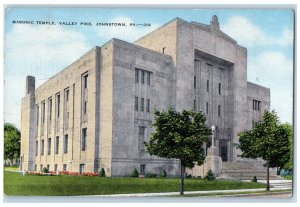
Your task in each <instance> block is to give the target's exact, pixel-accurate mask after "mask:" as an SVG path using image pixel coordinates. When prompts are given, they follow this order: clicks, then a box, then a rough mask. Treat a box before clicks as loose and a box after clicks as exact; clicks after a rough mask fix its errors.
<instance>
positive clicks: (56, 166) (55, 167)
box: [54, 164, 58, 173]
mask: <svg viewBox="0 0 300 207" xmlns="http://www.w3.org/2000/svg"><path fill="white" fill-rule="evenodd" d="M57 170H58V165H57V164H54V172H55V173H57Z"/></svg>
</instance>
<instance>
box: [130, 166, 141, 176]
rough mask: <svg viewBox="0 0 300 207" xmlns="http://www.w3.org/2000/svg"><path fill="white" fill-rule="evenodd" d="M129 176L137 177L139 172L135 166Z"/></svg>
mask: <svg viewBox="0 0 300 207" xmlns="http://www.w3.org/2000/svg"><path fill="white" fill-rule="evenodd" d="M131 177H134V178H138V177H139V172H138V171H137V169H136V168H134V170H133V171H132V173H131Z"/></svg>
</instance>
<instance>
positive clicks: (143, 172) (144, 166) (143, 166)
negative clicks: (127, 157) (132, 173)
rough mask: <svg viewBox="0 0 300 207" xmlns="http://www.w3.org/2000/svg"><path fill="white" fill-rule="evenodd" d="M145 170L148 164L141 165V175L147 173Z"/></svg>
mask: <svg viewBox="0 0 300 207" xmlns="http://www.w3.org/2000/svg"><path fill="white" fill-rule="evenodd" d="M145 171H146V165H141V166H140V175H145Z"/></svg>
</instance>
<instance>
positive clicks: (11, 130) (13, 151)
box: [4, 123, 21, 161]
mask: <svg viewBox="0 0 300 207" xmlns="http://www.w3.org/2000/svg"><path fill="white" fill-rule="evenodd" d="M20 140H21V133H20V131H19V130H18V129H17V128H16V127H15V126H14V125H13V124H10V123H4V159H9V160H11V161H12V160H13V159H18V158H19V157H20Z"/></svg>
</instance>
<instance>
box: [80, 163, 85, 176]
mask: <svg viewBox="0 0 300 207" xmlns="http://www.w3.org/2000/svg"><path fill="white" fill-rule="evenodd" d="M83 172H84V164H80V165H79V173H80V174H81V173H83Z"/></svg>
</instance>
